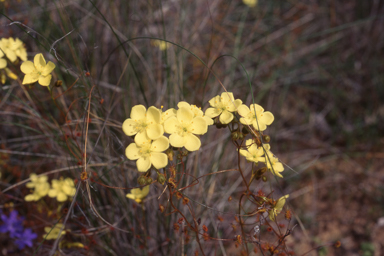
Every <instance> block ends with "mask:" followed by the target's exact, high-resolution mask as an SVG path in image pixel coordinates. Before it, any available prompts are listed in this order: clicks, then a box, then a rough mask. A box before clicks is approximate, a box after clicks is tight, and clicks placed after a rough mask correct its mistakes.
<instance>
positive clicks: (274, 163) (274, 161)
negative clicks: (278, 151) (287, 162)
mask: <svg viewBox="0 0 384 256" xmlns="http://www.w3.org/2000/svg"><path fill="white" fill-rule="evenodd" d="M266 150H267V149H266ZM265 164H266V165H267V167H268V169H269V170H270V171H271V173H272V174H273V175H275V176H278V177H280V178H283V175H281V174H280V173H281V172H282V171H284V166H283V164H282V163H280V162H279V159H278V158H277V157H275V156H274V155H273V154H272V152H271V151H269V149H268V150H267V155H266V156H265Z"/></svg>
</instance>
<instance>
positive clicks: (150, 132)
mask: <svg viewBox="0 0 384 256" xmlns="http://www.w3.org/2000/svg"><path fill="white" fill-rule="evenodd" d="M122 129H123V132H124V133H125V134H126V135H128V136H133V135H136V136H135V142H136V143H137V140H139V141H143V140H145V138H147V137H148V138H149V139H151V140H156V139H158V138H160V136H162V135H163V134H164V128H163V126H162V125H161V112H160V110H159V109H157V108H156V107H149V108H148V110H147V109H146V108H145V107H144V106H143V105H137V106H134V107H133V108H132V110H131V118H128V119H127V120H125V121H124V123H123V126H122ZM137 144H139V143H137Z"/></svg>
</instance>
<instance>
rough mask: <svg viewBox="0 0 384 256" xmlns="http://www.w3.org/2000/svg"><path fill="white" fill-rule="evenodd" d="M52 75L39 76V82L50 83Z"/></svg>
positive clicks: (43, 84)
mask: <svg viewBox="0 0 384 256" xmlns="http://www.w3.org/2000/svg"><path fill="white" fill-rule="evenodd" d="M51 79H52V75H47V76H40V77H39V84H40V85H42V86H48V85H49V84H50V83H51Z"/></svg>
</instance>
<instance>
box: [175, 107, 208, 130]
mask: <svg viewBox="0 0 384 256" xmlns="http://www.w3.org/2000/svg"><path fill="white" fill-rule="evenodd" d="M177 106H178V107H179V108H181V107H186V108H189V109H190V110H192V112H193V117H197V116H199V117H202V118H204V120H205V121H206V122H207V125H213V120H212V118H209V117H207V116H204V112H203V111H202V110H201V108H198V107H197V106H196V105H190V104H189V103H187V102H185V101H180V102H179V103H178V104H177Z"/></svg>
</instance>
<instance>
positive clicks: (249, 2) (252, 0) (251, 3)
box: [243, 0, 257, 7]
mask: <svg viewBox="0 0 384 256" xmlns="http://www.w3.org/2000/svg"><path fill="white" fill-rule="evenodd" d="M243 3H244V4H245V5H248V6H249V7H255V6H256V5H257V0H243Z"/></svg>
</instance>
